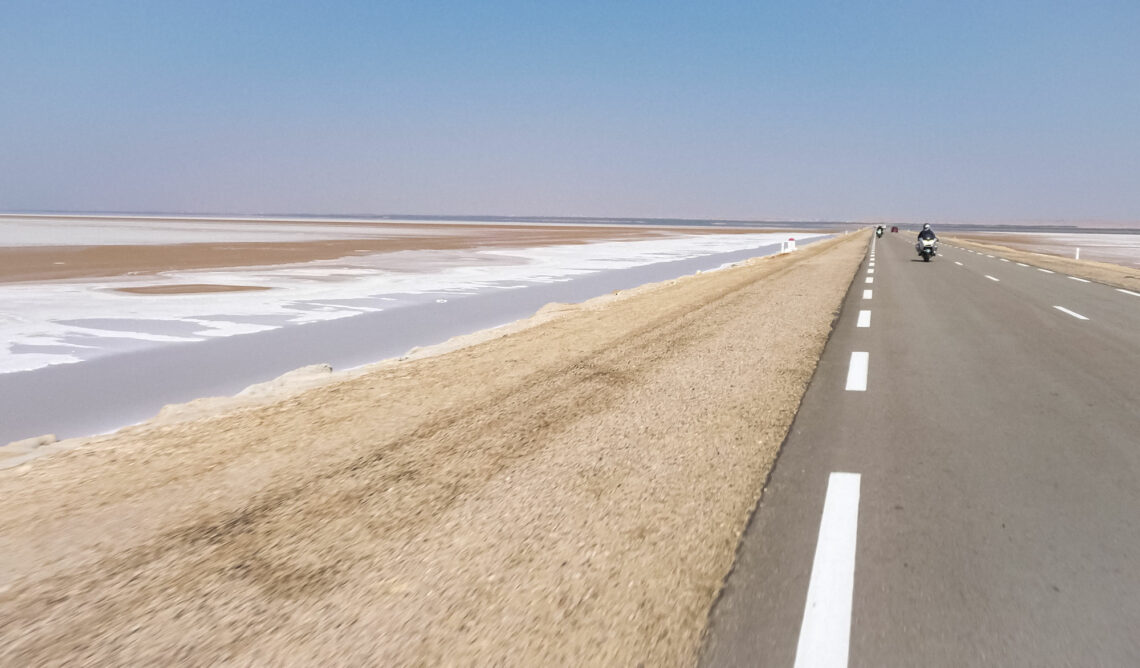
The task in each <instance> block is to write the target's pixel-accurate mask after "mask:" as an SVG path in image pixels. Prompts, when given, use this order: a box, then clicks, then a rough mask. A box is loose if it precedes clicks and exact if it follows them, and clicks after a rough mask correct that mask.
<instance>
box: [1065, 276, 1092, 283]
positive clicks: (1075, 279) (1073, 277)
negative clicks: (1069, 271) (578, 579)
mask: <svg viewBox="0 0 1140 668" xmlns="http://www.w3.org/2000/svg"><path fill="white" fill-rule="evenodd" d="M1069 278H1071V279H1073V280H1074V281H1080V282H1081V283H1091V282H1092V281H1089V280H1088V279H1084V278H1077V277H1076V276H1070V277H1069Z"/></svg>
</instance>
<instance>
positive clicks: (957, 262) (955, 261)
mask: <svg viewBox="0 0 1140 668" xmlns="http://www.w3.org/2000/svg"><path fill="white" fill-rule="evenodd" d="M954 264H956V265H958V266H959V267H961V266H963V265H962V263H961V262H959V261H957V260H954Z"/></svg>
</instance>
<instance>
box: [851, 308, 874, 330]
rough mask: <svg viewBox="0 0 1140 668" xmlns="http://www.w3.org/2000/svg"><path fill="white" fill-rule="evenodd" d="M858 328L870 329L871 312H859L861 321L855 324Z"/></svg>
mask: <svg viewBox="0 0 1140 668" xmlns="http://www.w3.org/2000/svg"><path fill="white" fill-rule="evenodd" d="M855 326H856V327H870V326H871V312H870V311H859V321H858V322H857V323H855Z"/></svg>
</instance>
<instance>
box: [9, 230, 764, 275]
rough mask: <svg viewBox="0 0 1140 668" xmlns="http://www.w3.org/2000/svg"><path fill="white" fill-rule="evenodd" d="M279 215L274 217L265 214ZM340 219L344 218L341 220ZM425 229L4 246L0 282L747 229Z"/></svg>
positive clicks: (736, 232) (726, 232)
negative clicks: (304, 237) (309, 237)
mask: <svg viewBox="0 0 1140 668" xmlns="http://www.w3.org/2000/svg"><path fill="white" fill-rule="evenodd" d="M267 222H274V221H267ZM338 226H339V224H338ZM401 229H402V230H404V231H405V232H406V231H407V230H408V229H422V230H423V234H418V235H417V234H406V233H405V234H400V235H398V236H392V237H387V238H362V239H330V240H323V241H297V242H273V243H269V242H266V243H260V242H249V243H192V244H170V245H145V246H0V283H11V282H17V281H46V280H59V279H78V278H95V277H107V276H121V275H125V274H155V273H158V272H162V271H186V270H192V269H221V268H226V267H248V266H264V265H278V264H290V263H295V262H311V261H314V260H335V259H337V258H342V257H350V256H354V255H365V254H371V253H391V252H396V251H406V250H454V249H463V248H479V247H495V248H520V247H522V248H525V247H532V246H545V245H553V244H576V243H590V242H594V241H614V240H623V239H647V238H652V237H659V236H661V235H670V234H678V233H684V234H746V233H760V232H768V231H771V230H754V229H731V228H722V227H717V228H685V229H684V230H678V229H675V228H674V229H672V230H670V229H666V228H646V227H636V228H633V227H601V226H598V227H585V226H555V225H542V226H539V225H525V226H524V225H516V226H509V225H483V226H479V225H453V224H447V225H401Z"/></svg>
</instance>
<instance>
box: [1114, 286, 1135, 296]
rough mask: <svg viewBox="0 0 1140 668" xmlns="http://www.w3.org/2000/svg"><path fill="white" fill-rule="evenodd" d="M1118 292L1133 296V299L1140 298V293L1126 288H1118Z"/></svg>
mask: <svg viewBox="0 0 1140 668" xmlns="http://www.w3.org/2000/svg"><path fill="white" fill-rule="evenodd" d="M1116 291H1117V292H1123V293H1124V294H1126V295H1132V296H1133V297H1140V292H1133V291H1131V290H1125V289H1124V288H1117V289H1116Z"/></svg>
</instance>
